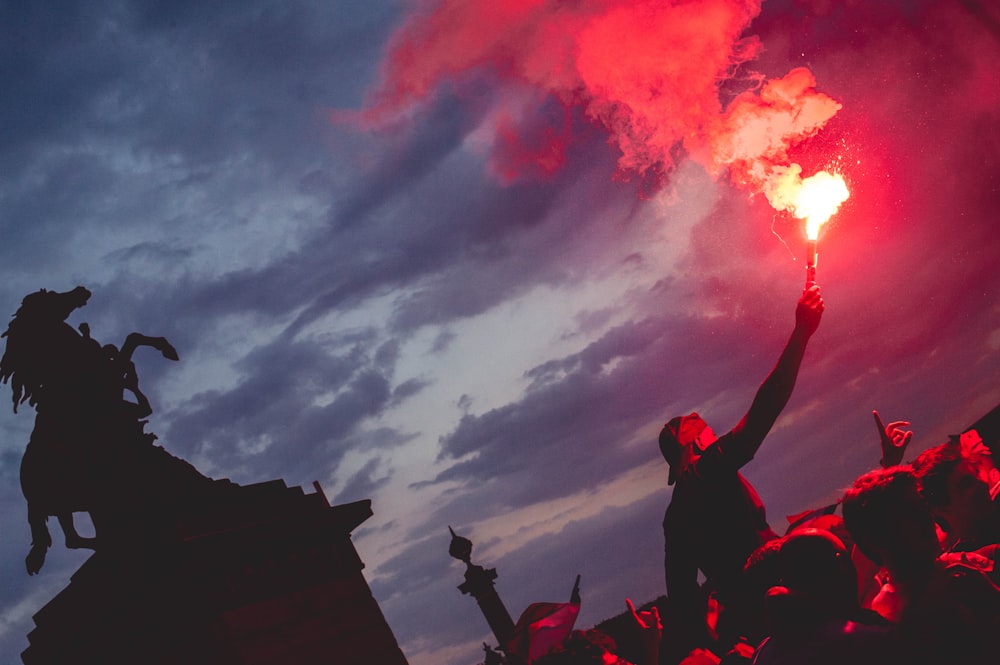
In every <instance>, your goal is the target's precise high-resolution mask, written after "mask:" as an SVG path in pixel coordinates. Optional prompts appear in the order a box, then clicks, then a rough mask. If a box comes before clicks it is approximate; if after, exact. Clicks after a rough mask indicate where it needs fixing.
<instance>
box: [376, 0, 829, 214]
mask: <svg viewBox="0 0 1000 665" xmlns="http://www.w3.org/2000/svg"><path fill="white" fill-rule="evenodd" d="M760 4H761V3H760V2H759V1H756V0H694V1H691V0H685V1H677V0H675V1H666V2H665V1H663V0H655V1H654V0H604V1H598V0H580V1H578V2H570V3H567V2H561V1H556V0H506V1H501V2H498V1H497V0H436V1H434V2H428V3H425V4H423V5H421V6H420V8H419V9H418V10H417V11H415V12H414V13H413V14H411V15H410V17H409V18H408V19H407V20H406V21H405V23H404V24H403V25H402V26H401V27H400V28H399V29H398V30H397V31H396V33H395V35H394V36H393V38H392V40H391V42H390V45H389V49H388V53H387V56H386V59H385V61H384V63H383V68H382V73H381V83H380V85H379V86H377V87H376V88H375V89H374V90H372V91H371V93H370V96H369V100H368V105H367V109H366V111H365V118H366V120H367V122H369V123H371V124H373V125H378V124H381V123H386V122H390V121H394V120H396V119H398V118H400V117H403V116H406V114H408V113H409V112H411V110H412V109H413V108H414V107H416V106H418V105H419V104H420V103H421V102H422V101H424V100H426V99H427V98H428V97H430V96H432V95H433V94H434V93H435V92H436V91H437V90H439V89H440V88H441V87H442V86H445V85H450V86H452V87H453V88H460V87H461V85H462V83H463V81H465V80H467V78H468V77H469V76H470V74H471V73H472V72H474V71H475V72H489V73H491V74H492V75H493V76H495V77H496V79H497V81H498V82H499V85H498V86H497V88H498V98H499V99H500V100H501V105H502V106H503V108H502V110H501V111H500V112H498V113H497V114H496V115H495V117H494V118H493V120H492V127H491V129H492V141H493V162H494V167H495V170H496V171H497V172H498V173H499V174H500V175H501V176H502V177H503V178H505V179H514V178H516V177H519V176H522V177H523V176H527V175H531V174H535V175H540V174H545V173H551V172H552V171H553V170H554V169H556V168H558V167H559V166H561V164H562V162H563V159H564V157H565V149H566V145H567V144H568V143H569V142H570V141H571V140H572V135H571V131H570V127H569V124H568V122H567V121H566V118H565V115H560V114H558V113H552V112H551V111H545V109H544V106H545V104H546V103H548V104H551V103H552V100H555V101H556V102H557V103H558V104H561V105H563V106H564V107H565V108H573V107H577V108H580V109H582V110H583V112H584V113H585V115H586V116H587V117H588V118H590V119H591V120H592V121H594V122H595V123H597V124H599V125H600V126H602V127H604V128H605V129H606V130H607V131H608V132H609V140H610V142H611V143H613V144H614V145H615V146H616V147H617V148H618V150H619V151H620V156H619V160H618V168H619V174H620V175H622V176H624V177H629V176H639V177H641V178H643V179H645V180H647V181H651V182H653V183H656V184H662V183H663V181H664V179H665V178H666V176H667V175H669V173H670V172H671V171H672V170H673V168H674V167H675V166H676V163H677V160H678V159H681V158H683V156H685V155H686V156H688V157H690V158H692V159H694V160H696V161H697V162H698V163H699V164H701V165H702V166H704V168H705V169H706V170H707V171H708V172H709V173H711V174H712V175H713V176H715V177H719V176H721V175H723V174H727V175H728V177H730V178H731V179H732V181H733V182H734V183H735V184H737V185H739V186H741V187H744V188H746V189H748V190H749V191H752V192H755V193H756V192H760V193H774V192H780V191H781V190H782V188H783V187H785V186H787V185H788V184H789V180H790V176H791V183H790V184H791V185H792V186H795V187H798V186H800V182H801V181H800V180H796V179H798V178H800V176H799V173H800V169H797V168H795V167H794V165H790V164H789V163H788V151H789V149H791V148H792V147H794V146H795V145H797V144H798V143H800V142H801V141H803V140H805V139H807V138H809V137H810V136H813V135H814V134H815V133H816V132H818V131H819V130H820V129H821V128H822V127H823V126H824V124H825V123H826V122H827V121H828V120H829V119H830V118H831V117H833V115H834V114H835V113H836V112H837V111H838V109H839V108H840V104H839V103H837V102H836V101H835V100H833V99H831V98H830V97H828V96H827V95H825V94H823V93H820V92H818V91H817V90H816V80H815V78H814V77H813V75H812V74H811V73H810V72H809V70H807V69H805V68H797V69H793V70H792V71H790V72H789V73H788V74H787V75H786V76H784V77H782V78H779V79H774V80H770V81H766V82H765V81H763V80H762V78H761V77H760V76H759V75H755V74H748V73H746V72H745V71H744V70H745V69H746V68H745V67H744V65H746V64H747V63H749V62H751V61H752V60H753V59H754V58H755V57H756V56H757V55H758V54H759V53H760V51H761V49H762V45H761V43H760V41H759V40H758V39H757V38H756V37H755V36H752V35H749V36H748V35H745V34H744V33H745V32H746V31H747V29H748V28H749V27H750V24H751V22H752V21H753V19H754V18H755V17H756V16H757V15H758V14H759V12H760ZM724 84H726V85H727V86H730V87H731V86H732V85H734V84H735V85H742V87H743V88H744V90H743V91H742V92H741V93H740V94H737V95H736V96H735V97H734V98H733V99H732V100H731V101H730V102H729V103H728V104H724V103H723V101H722V99H721V95H720V89H721V87H722V86H723V85H724ZM458 96H459V98H460V97H461V95H458ZM526 100H528V101H526ZM539 123H542V124H544V125H545V126H544V127H542V128H539V127H538V124H539ZM769 199H770V200H772V201H774V199H771V198H770V197H769ZM776 207H777V206H776ZM786 207H787V206H786ZM779 209H780V208H779Z"/></svg>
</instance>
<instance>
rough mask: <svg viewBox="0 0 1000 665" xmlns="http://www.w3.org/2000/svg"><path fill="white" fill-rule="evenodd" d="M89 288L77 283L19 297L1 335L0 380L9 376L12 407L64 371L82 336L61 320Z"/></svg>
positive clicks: (83, 301) (83, 302) (81, 303)
mask: <svg viewBox="0 0 1000 665" xmlns="http://www.w3.org/2000/svg"><path fill="white" fill-rule="evenodd" d="M89 299H90V291H88V290H87V289H86V288H84V287H82V286H78V287H76V288H75V289H72V290H70V291H63V292H59V291H47V290H45V289H41V290H40V291H36V292H34V293H30V294H28V295H27V296H25V297H24V299H23V300H22V301H21V307H20V308H18V310H17V312H16V313H15V314H14V318H13V319H12V320H11V322H10V325H9V326H8V327H7V330H6V331H5V332H4V333H3V335H2V337H6V338H7V348H6V350H5V352H4V355H3V358H2V359H0V380H2V381H3V382H4V383H6V382H7V381H8V380H10V379H11V378H12V377H13V382H12V388H13V391H14V395H13V398H14V410H15V411H17V404H18V403H19V402H22V401H24V400H26V399H31V403H32V404H34V401H35V400H34V397H36V396H37V392H38V388H39V387H40V386H42V385H43V384H46V383H49V382H51V381H52V379H53V377H54V376H55V373H56V372H65V370H67V369H68V368H69V366H70V365H71V364H72V362H73V361H74V359H75V357H76V356H78V354H79V352H80V349H81V347H80V346H79V343H80V341H81V340H83V337H81V336H80V335H79V334H78V333H77V332H76V331H75V330H73V329H72V328H71V327H70V326H69V325H67V324H66V323H65V321H66V318H67V317H68V316H69V315H70V314H71V313H72V312H73V310H75V309H77V308H79V307H83V306H84V305H86V304H87V301H88V300H89Z"/></svg>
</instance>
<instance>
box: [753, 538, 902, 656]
mask: <svg viewBox="0 0 1000 665" xmlns="http://www.w3.org/2000/svg"><path fill="white" fill-rule="evenodd" d="M761 549H762V550H764V551H762V552H760V554H759V555H758V556H756V557H754V556H752V557H751V558H750V559H749V560H748V562H747V572H748V573H749V574H753V573H754V569H755V568H759V569H760V570H758V571H756V576H757V578H758V584H757V585H756V586H757V588H758V589H762V588H763V587H764V586H767V589H766V590H765V591H763V592H762V594H761V595H762V598H761V600H762V608H763V612H762V614H763V616H764V618H765V622H766V625H767V630H766V632H767V637H766V638H765V639H764V640H763V641H762V642H761V643H760V645H759V646H758V647H757V650H756V653H755V655H754V660H753V662H754V665H797V664H798V663H812V664H816V665H825V664H829V665H835V664H836V665H839V664H841V663H854V664H858V665H861V664H871V665H876V664H880V663H884V662H887V660H886V658H887V657H888V656H889V652H890V639H889V627H888V623H887V622H885V621H884V620H882V619H881V617H878V615H876V614H874V613H871V612H865V611H863V610H862V609H861V607H860V605H859V603H858V595H857V573H856V572H855V570H854V565H853V563H852V562H851V557H850V552H849V550H848V548H847V547H846V546H845V545H844V543H843V541H842V540H841V539H840V538H838V537H837V536H836V535H834V534H833V533H832V532H830V531H828V530H826V529H816V528H810V527H806V528H802V529H799V530H796V531H794V532H792V533H790V534H789V535H786V536H783V537H782V538H780V539H778V540H776V541H772V542H771V543H768V544H767V545H765V546H764V548H761Z"/></svg>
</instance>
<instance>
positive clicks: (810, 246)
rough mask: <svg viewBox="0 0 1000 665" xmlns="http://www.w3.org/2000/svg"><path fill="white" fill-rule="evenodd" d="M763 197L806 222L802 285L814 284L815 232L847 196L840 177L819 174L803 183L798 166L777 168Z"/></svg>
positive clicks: (844, 183) (826, 172) (833, 174)
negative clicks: (803, 278) (804, 265)
mask: <svg viewBox="0 0 1000 665" xmlns="http://www.w3.org/2000/svg"><path fill="white" fill-rule="evenodd" d="M764 194H765V195H766V196H767V200H768V201H769V202H770V203H771V206H772V207H773V208H774V209H775V210H787V211H789V212H790V213H792V214H793V215H795V216H796V217H798V218H799V219H804V220H806V250H807V251H806V253H807V257H806V282H807V283H809V282H814V281H816V240H817V239H818V238H819V229H820V227H821V226H823V224H825V223H826V221H827V220H828V219H830V217H832V216H833V214H834V213H835V212H837V210H838V209H839V208H840V204H841V203H843V202H844V201H846V200H847V198H848V197H849V196H850V192H849V191H848V190H847V182H845V180H844V176H842V175H840V174H839V173H830V172H829V171H819V172H817V173H815V174H813V175H811V176H809V177H808V178H805V179H803V178H802V167H801V166H799V165H798V164H791V165H790V166H778V167H775V169H774V172H773V173H772V177H771V178H769V179H768V181H767V183H766V186H765V188H764Z"/></svg>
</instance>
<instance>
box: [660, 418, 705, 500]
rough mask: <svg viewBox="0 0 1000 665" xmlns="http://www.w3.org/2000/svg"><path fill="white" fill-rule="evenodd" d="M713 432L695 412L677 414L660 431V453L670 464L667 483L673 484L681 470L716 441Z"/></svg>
mask: <svg viewBox="0 0 1000 665" xmlns="http://www.w3.org/2000/svg"><path fill="white" fill-rule="evenodd" d="M716 438H717V437H716V436H715V432H713V431H712V428H711V427H709V426H708V423H706V422H705V421H704V420H703V419H702V417H701V416H699V415H698V414H697V413H689V414H688V415H686V416H677V417H676V418H671V419H670V421H669V422H668V423H667V424H666V425H664V426H663V429H662V430H661V431H660V453H661V454H662V455H663V459H665V460H666V461H667V464H669V465H670V476H669V477H668V478H667V484H668V485H673V484H674V482H675V481H676V480H677V478H678V477H679V476H680V474H681V472H683V471H684V469H685V467H687V465H688V464H690V463H691V462H692V461H694V460H696V459H698V457H699V456H700V455H701V453H702V452H703V451H704V450H705V449H706V448H708V447H709V446H710V445H712V444H713V443H715V441H716Z"/></svg>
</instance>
